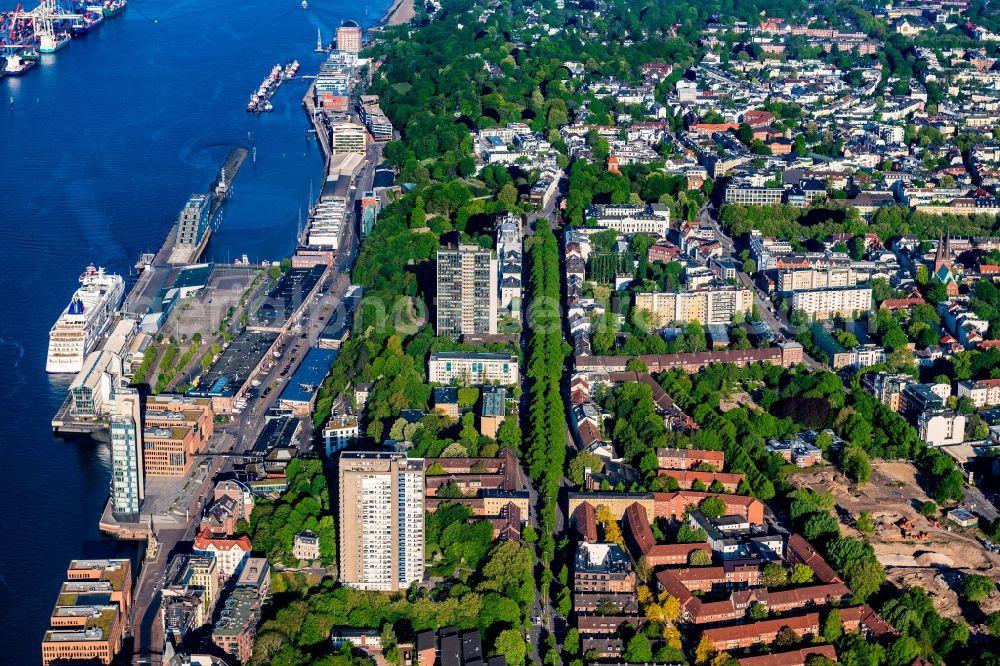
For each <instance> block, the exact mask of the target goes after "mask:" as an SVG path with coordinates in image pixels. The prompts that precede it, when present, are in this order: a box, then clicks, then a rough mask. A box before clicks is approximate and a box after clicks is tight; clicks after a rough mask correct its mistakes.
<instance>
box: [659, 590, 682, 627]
mask: <svg viewBox="0 0 1000 666" xmlns="http://www.w3.org/2000/svg"><path fill="white" fill-rule="evenodd" d="M660 607H661V608H662V609H663V618H664V620H666V621H667V622H676V621H677V618H679V617H680V616H681V601H680V599H678V598H677V597H675V596H673V595H671V594H666V598H665V599H664V598H663V597H661V598H660Z"/></svg>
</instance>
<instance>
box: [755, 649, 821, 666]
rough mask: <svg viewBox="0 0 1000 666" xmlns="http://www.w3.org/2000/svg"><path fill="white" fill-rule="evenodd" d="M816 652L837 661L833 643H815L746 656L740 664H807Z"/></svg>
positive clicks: (803, 665)
mask: <svg viewBox="0 0 1000 666" xmlns="http://www.w3.org/2000/svg"><path fill="white" fill-rule="evenodd" d="M814 654H815V655H820V656H822V657H826V658H827V659H829V660H831V661H837V650H836V649H835V648H834V647H833V646H832V645H814V646H810V647H806V648H802V649H799V650H792V651H791V652H780V653H778V654H762V655H760V656H757V657H744V658H743V659H740V660H739V664H740V666H805V663H806V660H807V659H808V658H809V657H810V656H812V655H814Z"/></svg>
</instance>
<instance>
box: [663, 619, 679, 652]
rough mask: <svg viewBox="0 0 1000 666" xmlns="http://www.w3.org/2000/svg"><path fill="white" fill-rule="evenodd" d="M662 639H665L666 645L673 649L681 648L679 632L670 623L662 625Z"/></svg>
mask: <svg viewBox="0 0 1000 666" xmlns="http://www.w3.org/2000/svg"><path fill="white" fill-rule="evenodd" d="M663 639H664V640H665V641H667V646H668V647H671V648H673V649H675V650H680V649H681V632H680V630H679V629H678V628H677V627H675V626H674V625H672V624H666V625H664V626H663Z"/></svg>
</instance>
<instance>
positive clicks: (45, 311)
mask: <svg viewBox="0 0 1000 666" xmlns="http://www.w3.org/2000/svg"><path fill="white" fill-rule="evenodd" d="M28 2H29V7H30V6H32V5H31V4H30V3H31V0H28ZM14 4H15V3H14V0H0V9H4V10H5V9H11V8H13V6H14ZM388 4H389V0H373V1H372V2H371V4H369V6H368V14H369V16H370V17H378V16H380V15H381V14H382V13H383V12H384V11H385V9H386V7H387V6H388ZM345 19H354V20H356V21H358V22H359V23H361V24H362V25H365V24H366V23H370V22H371V20H370V19H366V17H365V8H364V4H363V3H354V2H346V1H345V0H310V3H309V8H308V9H307V10H303V9H302V8H301V7H300V6H299V2H298V0H241V1H239V2H226V1H225V0H222V1H221V2H211V3H208V2H205V0H184V1H180V2H178V1H175V0H130V5H129V8H128V10H127V11H126V12H125V13H124V14H123V15H121V16H119V17H117V18H114V19H109V20H107V21H106V22H105V23H104V25H103V26H102V27H101V28H100V29H98V30H97V31H96V32H94V33H93V34H90V35H87V36H85V37H83V38H80V39H75V40H73V42H72V43H71V44H70V45H69V46H67V47H66V48H65V49H64V50H62V51H60V52H59V53H57V54H55V55H51V56H49V55H47V56H43V61H42V63H41V64H40V66H38V67H36V68H35V69H33V70H32V71H30V72H28V73H27V75H25V76H24V77H23V78H20V79H10V78H8V79H4V80H2V81H0V178H2V182H0V270H2V271H3V273H4V275H5V276H6V277H4V278H2V279H0V405H2V411H3V415H2V417H0V442H2V445H3V452H4V458H3V468H4V469H3V473H2V474H3V477H2V481H0V537H2V539H3V540H4V544H3V547H2V548H0V645H3V646H4V651H3V656H2V657H0V662H2V663H7V664H33V663H38V661H39V659H40V654H41V650H40V640H41V637H42V635H43V633H44V631H45V629H46V628H47V627H48V616H49V613H50V611H51V609H52V607H53V605H54V603H55V599H56V595H57V592H58V589H59V583H60V581H61V580H62V577H63V575H64V570H65V568H66V565H67V564H68V563H69V561H70V560H71V559H73V558H77V557H92V556H108V555H114V554H118V555H123V554H129V555H131V554H134V552H135V548H134V547H128V546H126V545H123V544H115V543H113V542H109V541H107V540H103V539H101V537H100V534H99V533H98V531H97V520H98V517H99V515H100V512H101V509H102V508H103V506H104V503H105V500H106V498H107V488H108V477H109V454H108V450H107V447H106V446H104V445H102V444H99V443H94V442H89V441H88V442H77V441H63V440H60V439H57V438H55V437H53V436H52V434H51V428H50V423H49V422H50V420H51V418H52V416H53V414H54V413H55V411H56V410H57V409H58V407H59V405H60V404H61V403H62V401H63V399H64V398H65V395H66V388H67V387H68V385H69V381H70V378H66V377H61V376H47V375H46V374H45V370H44V368H45V353H46V346H47V342H48V340H47V335H48V329H49V328H50V327H51V325H52V323H53V322H54V321H55V319H56V318H57V317H58V315H59V313H60V312H61V311H62V309H63V308H64V307H65V306H66V303H67V302H68V299H69V297H70V296H71V295H72V293H73V291H74V289H75V288H76V286H77V283H76V279H77V277H78V276H79V275H80V273H81V272H82V271H83V269H84V267H85V266H86V265H87V264H88V263H90V262H93V263H95V264H97V265H101V266H105V267H106V268H107V269H109V270H110V271H113V272H118V273H121V274H123V275H127V274H129V272H130V271H131V270H132V266H133V264H134V263H135V261H136V260H137V259H138V256H139V253H140V252H144V251H155V250H156V249H157V248H159V246H160V244H161V243H162V242H163V239H164V237H165V235H166V234H167V232H168V231H169V230H170V228H171V226H172V225H173V223H174V221H175V219H176V216H177V213H178V212H179V210H180V208H181V206H182V205H183V203H184V202H185V200H186V199H187V197H188V195H190V194H191V193H193V192H200V191H205V190H207V189H208V186H209V185H210V184H211V182H212V180H213V179H214V177H215V175H216V172H217V169H218V168H219V167H220V166H221V164H222V162H223V161H224V159H225V157H226V155H227V153H228V152H229V150H230V149H231V148H233V147H235V146H239V145H249V143H248V133H249V134H250V136H251V137H252V142H253V145H254V146H256V162H255V163H254V162H253V161H252V160H251V159H248V160H247V161H246V163H245V164H244V166H243V168H242V170H241V171H240V173H239V175H238V176H237V178H236V181H235V183H234V197H233V199H232V200H231V201H230V202H229V204H228V205H227V207H226V208H225V210H224V217H223V223H222V227H221V229H220V230H219V231H218V232H217V234H216V235H215V236H214V237H213V239H212V241H211V242H210V243H209V246H208V250H207V258H208V259H211V260H214V261H217V262H226V261H231V260H233V259H235V258H237V257H240V256H241V255H243V254H246V255H247V256H248V257H249V258H250V259H251V260H260V259H279V258H281V257H284V256H288V255H289V254H290V253H291V252H292V250H293V249H294V245H295V234H296V229H297V226H298V223H299V218H300V214H301V216H302V217H303V218H304V217H305V210H306V207H307V206H308V204H309V196H310V192H311V191H314V192H315V193H317V194H318V193H319V190H320V187H321V186H322V178H323V173H322V171H323V163H322V157H321V155H320V151H319V149H318V148H317V146H316V145H315V141H311V140H309V139H308V138H307V134H306V130H307V127H308V122H307V119H306V117H305V113H304V111H303V110H302V108H301V99H302V96H303V94H304V93H305V91H306V88H307V86H308V81H307V80H305V79H302V80H297V81H291V82H289V83H286V84H285V85H284V86H282V88H281V89H280V90H279V91H278V93H277V95H275V97H274V99H273V104H274V107H275V110H274V112H273V113H270V114H265V115H262V116H259V117H257V116H252V115H250V114H247V113H246V111H245V106H246V102H247V99H248V98H249V95H250V93H251V92H252V91H253V90H255V89H256V87H257V86H258V85H259V83H260V81H261V80H262V79H263V78H264V76H265V75H266V74H267V73H268V72H269V71H270V69H271V67H273V66H274V65H275V64H278V63H284V62H286V61H287V60H289V59H291V58H296V59H298V60H299V62H300V63H301V64H302V67H301V69H300V75H310V74H315V73H316V71H317V70H318V68H319V64H320V63H321V62H322V60H323V57H324V56H322V55H321V54H316V53H314V52H313V49H314V47H315V46H316V29H317V27H318V28H320V29H321V31H322V35H323V39H324V41H329V40H331V39H332V37H333V35H334V31H335V30H336V27H337V26H338V25H339V24H340V23H341V21H343V20H345Z"/></svg>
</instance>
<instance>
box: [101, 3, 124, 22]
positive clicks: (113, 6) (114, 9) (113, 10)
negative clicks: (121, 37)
mask: <svg viewBox="0 0 1000 666" xmlns="http://www.w3.org/2000/svg"><path fill="white" fill-rule="evenodd" d="M126 7H128V0H104V5H103V7H102V11H103V12H104V16H105V18H111V17H112V16H118V15H119V14H121V13H122V12H123V11H125V8H126Z"/></svg>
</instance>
